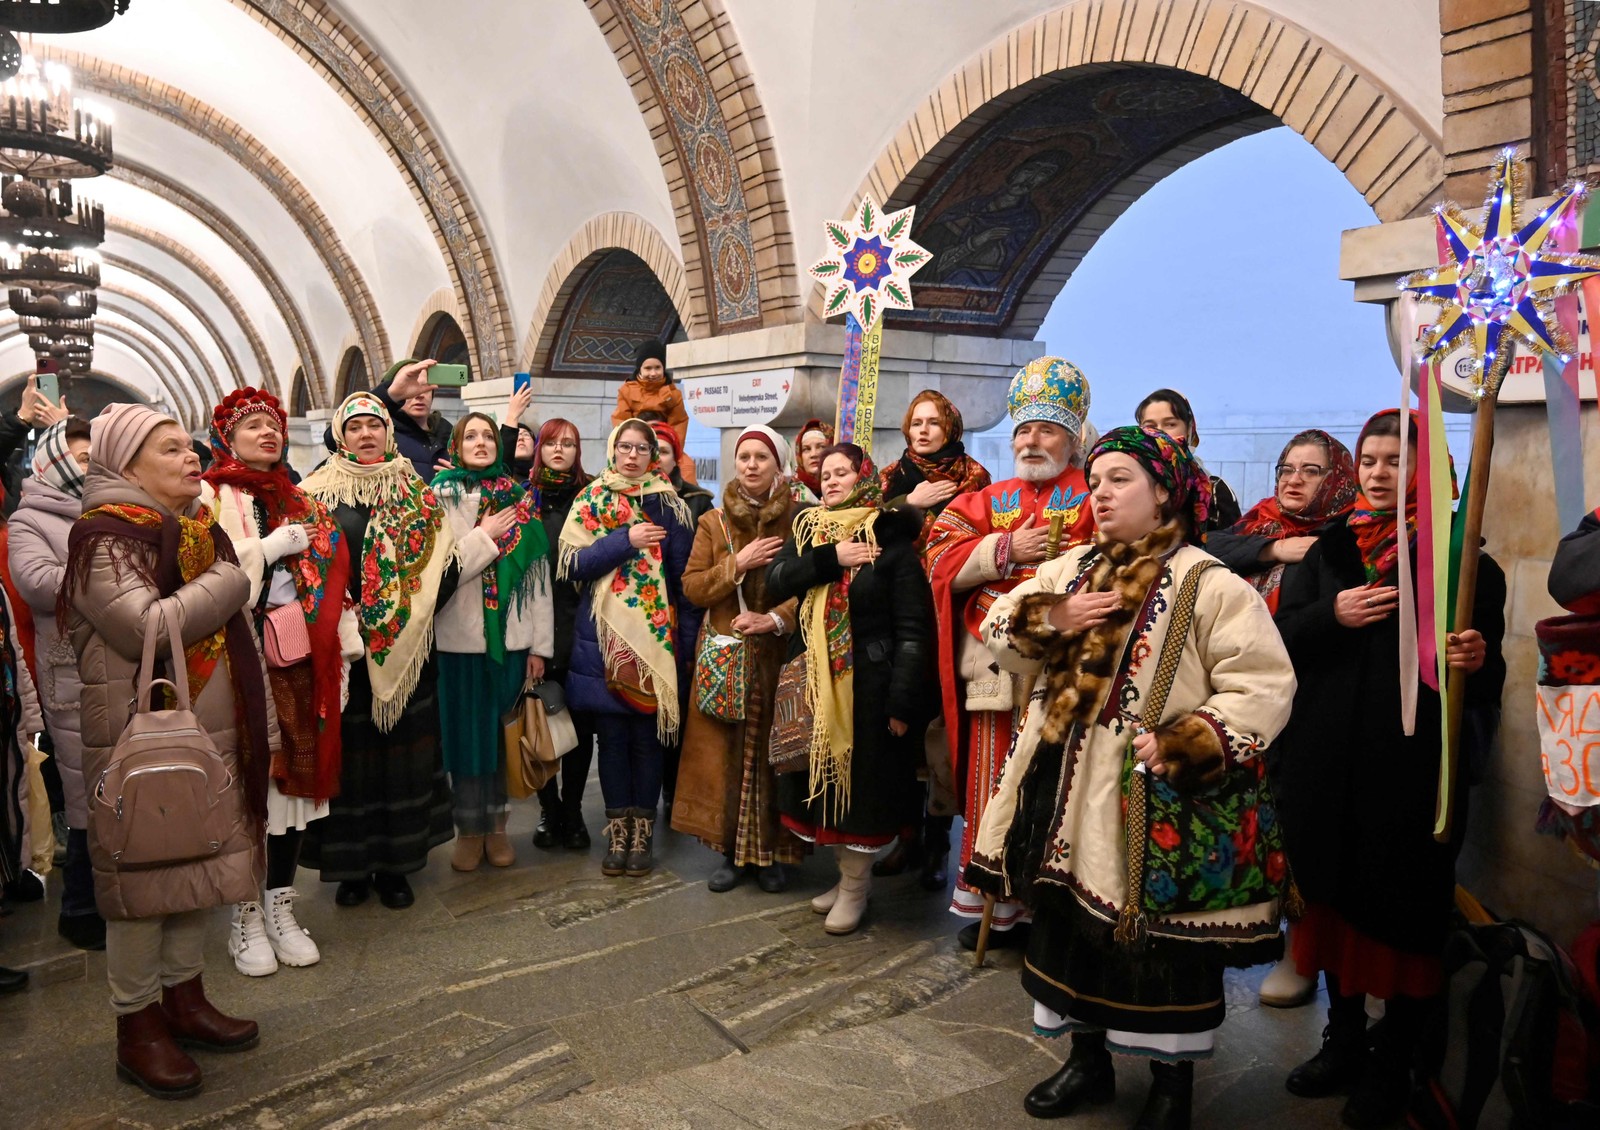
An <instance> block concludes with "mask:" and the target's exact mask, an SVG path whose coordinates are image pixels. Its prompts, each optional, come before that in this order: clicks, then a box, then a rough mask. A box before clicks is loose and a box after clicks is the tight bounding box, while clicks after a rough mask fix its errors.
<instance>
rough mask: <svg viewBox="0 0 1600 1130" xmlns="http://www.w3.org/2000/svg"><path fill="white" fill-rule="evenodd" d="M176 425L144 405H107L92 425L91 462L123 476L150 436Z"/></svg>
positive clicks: (92, 421)
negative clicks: (157, 430) (164, 427)
mask: <svg viewBox="0 0 1600 1130" xmlns="http://www.w3.org/2000/svg"><path fill="white" fill-rule="evenodd" d="M175 423H177V421H176V420H174V419H173V418H172V417H171V416H163V415H162V414H161V413H159V412H157V411H156V410H155V409H153V408H150V407H148V406H147V405H144V404H108V405H106V407H105V411H103V412H101V413H100V415H98V416H96V417H95V418H94V419H93V420H91V421H90V422H89V458H90V460H92V461H93V462H95V463H98V464H100V465H101V466H102V467H105V468H107V469H109V470H111V471H115V472H116V473H117V474H119V475H120V474H122V472H124V471H126V470H127V469H128V464H129V463H132V462H133V457H134V456H135V455H137V454H139V447H140V445H141V444H143V443H144V441H145V439H146V438H147V437H148V436H149V435H150V433H151V432H153V431H155V430H156V429H157V428H159V427H160V426H161V425H162V424H175Z"/></svg>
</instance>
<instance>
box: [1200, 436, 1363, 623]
mask: <svg viewBox="0 0 1600 1130" xmlns="http://www.w3.org/2000/svg"><path fill="white" fill-rule="evenodd" d="M1322 436H1323V438H1324V440H1325V441H1326V446H1327V450H1328V452H1329V458H1328V462H1329V464H1330V465H1329V467H1328V471H1327V474H1325V475H1323V476H1322V483H1321V485H1320V486H1318V487H1317V493H1316V494H1314V495H1312V496H1311V501H1310V502H1309V503H1307V504H1306V507H1305V509H1304V510H1301V511H1300V512H1299V513H1293V512H1290V511H1286V510H1284V509H1283V507H1282V506H1280V505H1279V504H1278V496H1277V495H1276V494H1273V495H1272V496H1271V497H1269V498H1264V499H1262V500H1261V501H1260V502H1258V503H1256V504H1255V505H1254V506H1252V507H1251V508H1250V509H1249V510H1248V511H1246V512H1245V514H1244V516H1243V517H1242V518H1240V519H1239V520H1238V521H1237V522H1235V523H1234V524H1233V525H1232V526H1231V527H1230V528H1229V529H1228V532H1229V533H1230V534H1239V535H1242V536H1244V537H1267V538H1271V539H1272V540H1273V541H1279V540H1281V539H1283V538H1303V537H1308V536H1310V535H1311V534H1314V533H1316V531H1317V530H1319V529H1321V528H1322V527H1323V526H1324V525H1326V524H1327V523H1328V522H1329V521H1331V520H1332V519H1334V518H1337V517H1339V516H1340V515H1343V514H1348V513H1350V508H1351V507H1352V506H1354V505H1355V501H1356V496H1357V494H1359V492H1360V488H1359V487H1358V486H1357V485H1356V467H1355V461H1354V460H1353V459H1351V457H1350V449H1349V448H1347V447H1345V445H1344V444H1342V443H1340V442H1339V441H1338V440H1336V439H1334V438H1333V437H1332V436H1331V435H1328V434H1327V433H1326V432H1323V433H1322ZM1304 442H1306V441H1302V443H1304ZM1289 450H1290V449H1289V448H1287V447H1285V448H1284V449H1283V453H1282V454H1280V455H1279V456H1278V462H1279V463H1280V464H1281V463H1282V462H1283V461H1284V460H1285V459H1287V458H1288V456H1289ZM1245 579H1246V580H1248V581H1249V582H1250V583H1251V584H1252V585H1254V586H1255V587H1256V590H1257V591H1258V592H1260V593H1261V596H1262V598H1263V599H1264V600H1266V602H1267V607H1268V608H1269V609H1271V610H1272V611H1273V612H1274V613H1276V612H1277V611H1278V586H1279V584H1281V583H1282V580H1283V564H1282V563H1281V562H1280V563H1278V564H1275V565H1273V566H1272V567H1271V568H1269V569H1263V570H1262V571H1261V572H1259V573H1256V574H1254V575H1253V576H1250V577H1247V578H1245Z"/></svg>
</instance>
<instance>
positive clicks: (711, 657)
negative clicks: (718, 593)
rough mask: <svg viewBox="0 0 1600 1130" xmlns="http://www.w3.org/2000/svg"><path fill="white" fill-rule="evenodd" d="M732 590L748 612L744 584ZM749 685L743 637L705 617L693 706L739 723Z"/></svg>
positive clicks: (726, 531)
mask: <svg viewBox="0 0 1600 1130" xmlns="http://www.w3.org/2000/svg"><path fill="white" fill-rule="evenodd" d="M717 518H718V519H719V520H720V521H721V522H722V536H723V537H725V538H727V539H728V553H729V554H730V555H735V556H736V555H737V551H736V550H735V549H734V547H733V534H732V532H731V531H730V530H729V529H728V519H727V516H726V514H724V513H723V511H721V510H718V511H717ZM733 591H734V592H735V593H736V594H737V595H738V597H739V612H740V613H741V614H743V613H745V612H748V611H749V608H748V607H746V605H745V602H744V587H743V586H742V585H740V584H737V583H735V584H734V586H733ZM749 685H750V649H749V648H748V647H746V646H745V640H744V637H743V636H741V635H734V636H725V635H723V634H721V633H720V632H717V631H713V630H712V627H711V620H710V618H709V617H708V618H707V619H706V623H705V626H704V627H703V628H701V629H700V646H699V648H698V649H697V651H696V654H695V664H694V705H695V708H696V709H697V710H699V711H700V713H701V714H704V715H705V716H706V717H707V718H715V719H716V720H717V721H719V722H743V721H744V713H745V698H746V695H747V693H748V691H749Z"/></svg>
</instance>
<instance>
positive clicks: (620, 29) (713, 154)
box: [585, 0, 800, 334]
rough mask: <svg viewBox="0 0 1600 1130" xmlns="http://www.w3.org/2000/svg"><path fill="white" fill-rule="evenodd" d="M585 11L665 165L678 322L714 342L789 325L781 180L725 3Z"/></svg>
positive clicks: (793, 276)
mask: <svg viewBox="0 0 1600 1130" xmlns="http://www.w3.org/2000/svg"><path fill="white" fill-rule="evenodd" d="M585 2H586V3H587V4H588V5H589V10H590V12H591V13H592V14H593V15H594V18H595V22H597V23H598V24H599V25H600V31H601V33H602V34H603V35H604V36H605V37H606V43H607V45H608V46H610V48H611V51H612V53H613V54H614V55H616V57H617V63H618V65H620V66H621V68H622V74H623V77H624V78H625V79H627V81H628V85H629V86H630V87H631V88H632V90H633V95H634V98H635V99H637V100H638V103H639V109H640V112H641V113H643V114H644V118H645V124H646V125H647V126H648V127H649V129H650V137H651V140H652V141H654V142H655V146H656V153H657V154H658V155H659V156H660V158H661V169H662V172H663V174H664V175H665V176H666V178H667V191H668V192H669V193H670V195H671V198H672V206H673V210H674V212H675V213H676V215H677V220H678V240H679V244H680V246H681V247H682V249H683V268H684V272H685V274H686V275H687V276H688V281H689V295H690V301H689V307H688V311H689V312H692V314H693V318H692V319H690V318H688V317H686V318H685V323H686V324H688V323H690V322H691V321H692V322H693V323H696V324H703V325H704V326H705V332H707V333H710V334H720V333H728V332H730V331H737V330H747V329H754V328H757V327H759V326H762V325H780V324H782V323H784V322H788V321H792V320H793V318H794V315H795V313H796V311H797V309H798V307H799V305H800V297H799V285H800V284H799V276H798V274H797V272H796V268H795V261H794V236H793V233H792V232H791V231H790V230H789V210H788V205H787V203H786V201H785V199H784V194H783V178H782V175H781V173H780V171H779V169H778V157H777V152H776V149H775V147H774V145H773V141H772V135H771V131H770V129H769V127H768V124H767V118H766V111H765V110H764V109H763V108H762V106H761V100H760V97H759V95H758V94H757V91H756V82H755V78H754V76H753V75H752V74H751V73H750V67H749V64H748V63H747V62H746V61H745V58H744V52H743V50H742V49H741V48H740V47H739V42H738V39H737V37H736V36H735V35H734V31H733V26H732V23H731V22H730V20H729V19H728V14H727V12H726V11H725V10H724V8H723V4H722V0H585ZM680 309H681V307H680Z"/></svg>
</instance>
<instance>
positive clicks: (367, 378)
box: [334, 345, 372, 404]
mask: <svg viewBox="0 0 1600 1130" xmlns="http://www.w3.org/2000/svg"><path fill="white" fill-rule="evenodd" d="M370 388H372V368H371V367H370V366H369V365H368V364H367V357H366V354H364V353H362V352H361V347H360V346H359V345H352V346H350V347H349V348H348V349H346V350H345V351H344V353H343V354H342V355H341V356H340V358H339V378H338V383H337V384H336V385H335V386H334V395H335V397H336V399H335V400H334V403H335V404H343V403H344V398H345V397H347V396H349V395H350V394H351V393H352V392H366V391H367V390H369V389H370Z"/></svg>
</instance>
